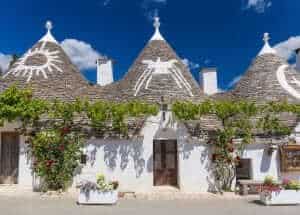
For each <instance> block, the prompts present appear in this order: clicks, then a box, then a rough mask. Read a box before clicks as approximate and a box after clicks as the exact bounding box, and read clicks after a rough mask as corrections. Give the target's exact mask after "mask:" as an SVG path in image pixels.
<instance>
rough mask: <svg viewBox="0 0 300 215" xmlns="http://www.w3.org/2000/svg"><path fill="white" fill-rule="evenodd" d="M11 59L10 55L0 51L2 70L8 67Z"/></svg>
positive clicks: (0, 66)
mask: <svg viewBox="0 0 300 215" xmlns="http://www.w3.org/2000/svg"><path fill="white" fill-rule="evenodd" d="M11 60H12V57H11V55H5V54H2V53H0V68H1V70H2V72H5V71H6V70H7V69H8V66H9V63H10V61H11Z"/></svg>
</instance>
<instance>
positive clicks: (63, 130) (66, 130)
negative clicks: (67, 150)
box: [61, 126, 70, 135]
mask: <svg viewBox="0 0 300 215" xmlns="http://www.w3.org/2000/svg"><path fill="white" fill-rule="evenodd" d="M68 133H70V128H69V127H67V126H66V127H63V128H62V129H61V134H62V135H66V134H68Z"/></svg>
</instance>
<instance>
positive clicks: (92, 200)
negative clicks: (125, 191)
mask: <svg viewBox="0 0 300 215" xmlns="http://www.w3.org/2000/svg"><path fill="white" fill-rule="evenodd" d="M118 187H119V183H118V182H117V181H111V182H106V180H105V176H104V175H102V174H99V175H97V182H96V183H95V182H91V181H87V180H84V181H81V182H80V184H79V188H80V193H79V196H78V204H102V205H106V204H108V205H112V204H116V203H117V201H118V191H117V189H118Z"/></svg>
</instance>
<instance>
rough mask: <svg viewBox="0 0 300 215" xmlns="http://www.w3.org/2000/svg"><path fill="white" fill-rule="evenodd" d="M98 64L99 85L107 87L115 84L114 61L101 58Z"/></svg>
mask: <svg viewBox="0 0 300 215" xmlns="http://www.w3.org/2000/svg"><path fill="white" fill-rule="evenodd" d="M96 64H97V84H98V85H100V86H105V85H108V84H111V83H113V82H114V75H113V61H112V60H110V59H108V58H107V57H103V58H99V59H98V60H97V62H96Z"/></svg>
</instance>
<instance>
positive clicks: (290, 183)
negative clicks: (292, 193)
mask: <svg viewBox="0 0 300 215" xmlns="http://www.w3.org/2000/svg"><path fill="white" fill-rule="evenodd" d="M282 186H283V188H284V189H285V190H300V182H299V181H296V180H289V179H284V180H283V181H282Z"/></svg>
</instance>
